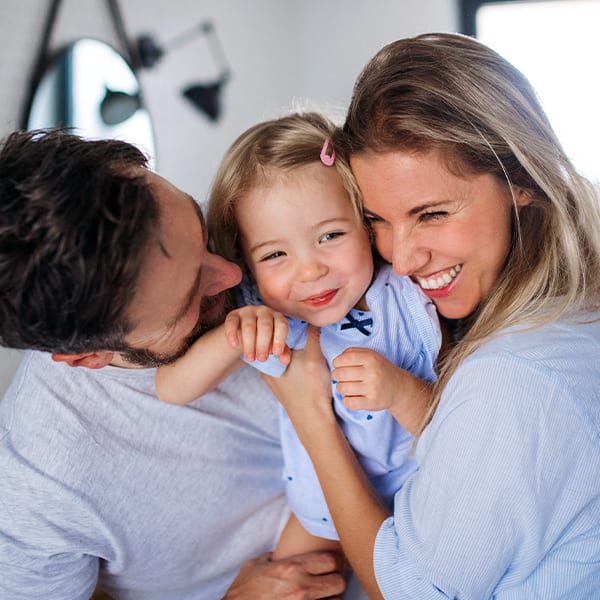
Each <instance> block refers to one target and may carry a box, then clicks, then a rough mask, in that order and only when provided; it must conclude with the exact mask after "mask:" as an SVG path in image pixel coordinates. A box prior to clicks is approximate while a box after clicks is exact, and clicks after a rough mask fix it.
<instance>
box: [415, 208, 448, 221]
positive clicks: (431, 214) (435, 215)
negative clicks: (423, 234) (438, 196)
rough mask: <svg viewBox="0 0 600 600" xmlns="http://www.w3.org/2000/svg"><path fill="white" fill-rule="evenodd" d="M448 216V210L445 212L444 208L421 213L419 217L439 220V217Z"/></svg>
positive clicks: (424, 219)
mask: <svg viewBox="0 0 600 600" xmlns="http://www.w3.org/2000/svg"><path fill="white" fill-rule="evenodd" d="M447 216H448V213H447V212H445V211H443V210H439V211H432V212H424V213H421V215H420V216H419V219H420V220H421V221H438V220H439V219H443V218H444V217H447Z"/></svg>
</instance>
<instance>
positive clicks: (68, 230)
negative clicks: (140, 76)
mask: <svg viewBox="0 0 600 600" xmlns="http://www.w3.org/2000/svg"><path fill="white" fill-rule="evenodd" d="M239 279H240V271H239V269H238V267H237V266H235V265H233V264H231V263H229V262H227V261H225V260H223V259H222V258H220V257H218V256H216V255H214V254H212V253H210V252H209V250H208V249H207V235H206V231H205V227H204V222H203V219H202V215H201V212H200V210H199V208H198V207H197V205H196V203H195V202H194V201H193V199H192V198H191V197H190V196H189V195H187V194H185V193H183V192H182V191H180V190H178V189H177V188H176V187H174V186H172V185H171V184H170V183H168V182H167V181H165V180H164V179H162V178H161V177H159V176H158V175H157V174H155V173H152V172H151V171H149V170H148V169H147V167H146V161H145V158H144V156H143V155H142V154H141V153H140V152H139V151H138V150H137V149H135V148H134V147H133V146H130V145H129V144H126V143H124V142H120V141H114V140H112V141H106V140H105V141H84V140H82V139H80V138H78V137H76V136H73V135H69V134H66V133H63V132H56V131H55V132H47V133H17V134H12V135H11V136H9V138H7V140H6V141H5V143H4V146H3V147H2V149H1V151H0V342H1V343H2V344H3V345H5V346H9V347H13V348H21V349H26V350H28V352H26V353H25V356H24V359H23V361H22V364H21V366H20V368H19V370H18V371H17V374H16V375H15V378H14V381H13V383H12V385H11V387H10V388H9V390H8V392H7V394H6V396H5V398H4V399H3V400H2V401H1V402H0V474H1V475H0V598H10V599H11V600H18V599H21V598H28V599H32V598H36V599H38V598H43V599H44V600H49V599H61V600H65V599H68V600H78V599H82V600H87V599H88V598H90V597H91V596H92V595H94V594H95V595H94V597H100V596H101V594H104V593H107V594H108V595H109V596H110V597H114V598H127V599H133V600H135V599H142V598H143V599H144V600H155V599H156V600H158V599H160V600H165V599H173V600H187V599H192V598H193V599H194V600H198V599H207V600H208V599H210V600H214V599H215V598H227V599H235V598H240V599H243V598H252V599H260V598H265V599H267V598H281V597H292V596H293V594H296V595H297V596H294V597H302V598H321V597H326V596H334V595H337V594H340V593H341V592H342V591H343V587H344V583H343V580H342V578H341V576H340V575H339V574H337V573H336V572H335V570H336V563H335V558H334V557H333V556H332V555H329V554H327V553H313V554H309V555H302V556H298V557H294V558H292V559H289V560H286V561H278V562H275V561H270V560H269V557H268V555H267V554H264V553H266V552H267V551H268V550H270V549H271V548H272V546H273V544H274V542H275V540H276V537H277V533H278V531H279V529H280V527H281V525H282V523H283V522H284V520H285V518H286V516H287V515H286V512H287V509H286V507H285V501H284V498H283V491H282V489H283V488H282V484H281V482H280V473H279V470H280V468H281V462H280V461H281V459H280V450H279V446H278V440H277V425H276V412H275V410H274V409H275V400H274V399H273V397H272V396H270V395H269V394H268V393H267V392H266V388H265V386H264V385H263V384H262V382H261V381H260V379H258V378H257V376H256V374H255V373H254V372H253V370H250V369H243V370H242V371H241V372H239V373H238V374H236V375H235V376H233V377H231V378H229V379H228V380H227V381H226V382H225V383H224V385H222V386H221V387H220V388H219V389H217V390H215V391H214V392H213V393H211V394H208V395H206V396H204V397H202V398H199V399H197V400H196V401H195V402H193V403H191V404H189V405H187V406H184V407H176V406H171V405H167V404H163V403H161V402H160V401H159V400H158V399H157V398H156V396H155V394H154V369H153V368H152V367H155V366H156V365H159V364H163V363H168V362H169V361H171V360H174V359H175V358H176V357H178V356H180V355H181V354H182V353H183V352H185V350H186V349H187V348H188V347H189V345H190V344H191V343H192V342H193V340H195V339H197V337H198V336H200V335H201V334H202V333H203V332H204V331H206V330H207V329H208V328H210V327H212V326H214V325H215V324H217V323H219V322H220V321H221V320H222V319H223V315H224V313H225V311H226V308H227V297H228V294H227V290H228V289H229V288H231V287H232V286H234V285H236V284H237V283H238V282H239ZM198 368H202V365H198ZM258 555H260V556H259V558H257V559H253V560H248V559H249V558H250V557H253V556H258ZM244 561H246V562H245V563H244ZM242 563H244V565H243V567H242V569H241V570H240V571H239V574H238V575H237V576H236V574H237V573H238V570H239V569H240V565H241V564H242ZM97 585H98V587H97ZM95 589H96V592H95V593H94V590H95ZM100 590H102V592H101V591H100ZM104 597H105V596H104Z"/></svg>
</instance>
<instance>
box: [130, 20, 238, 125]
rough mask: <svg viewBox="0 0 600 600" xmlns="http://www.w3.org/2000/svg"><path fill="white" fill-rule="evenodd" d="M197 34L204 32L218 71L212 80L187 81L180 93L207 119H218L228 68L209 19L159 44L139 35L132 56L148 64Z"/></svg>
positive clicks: (145, 66) (139, 61)
mask: <svg viewBox="0 0 600 600" xmlns="http://www.w3.org/2000/svg"><path fill="white" fill-rule="evenodd" d="M198 35H204V36H206V38H207V40H208V44H209V48H210V51H211V54H212V57H213V59H214V61H215V63H216V64H217V67H218V68H219V75H218V77H217V79H216V80H215V81H211V82H207V83H196V84H193V85H189V86H187V87H186V88H184V89H183V91H182V93H183V95H184V97H185V98H187V99H188V100H189V101H190V102H191V103H192V104H193V105H194V106H195V107H196V108H197V109H198V110H200V111H202V112H203V113H204V114H205V115H206V116H207V117H208V118H209V119H211V120H212V121H218V120H219V117H220V116H221V91H222V89H223V86H224V85H225V84H226V83H227V81H228V80H229V78H230V76H231V72H230V70H229V67H228V65H227V61H226V59H225V54H224V52H223V48H222V47H221V44H220V43H219V40H218V38H217V34H216V32H215V28H214V25H213V24H212V22H210V21H204V22H202V23H200V24H199V25H197V26H196V27H193V28H192V29H190V30H188V31H185V32H183V33H182V34H179V35H178V36H176V37H175V38H173V39H172V40H170V41H169V42H167V43H165V44H162V45H161V44H159V43H158V42H156V40H155V39H154V37H153V36H151V35H141V36H139V37H138V38H137V40H136V45H135V46H136V47H135V50H136V54H137V57H136V58H137V62H138V64H139V66H140V67H144V68H147V69H149V68H152V67H153V66H154V65H155V64H156V63H157V62H158V61H159V60H160V59H161V58H162V57H163V56H164V54H165V53H166V52H168V51H171V50H174V49H177V48H179V47H181V46H183V45H185V44H186V43H187V42H188V41H190V40H192V39H194V38H196V37H197V36H198Z"/></svg>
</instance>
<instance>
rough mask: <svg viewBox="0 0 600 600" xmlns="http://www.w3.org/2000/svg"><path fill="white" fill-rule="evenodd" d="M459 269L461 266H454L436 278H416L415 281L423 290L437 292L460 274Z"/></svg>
mask: <svg viewBox="0 0 600 600" xmlns="http://www.w3.org/2000/svg"><path fill="white" fill-rule="evenodd" d="M460 269H461V266H460V265H456V266H455V267H452V268H451V269H450V270H449V271H446V272H445V273H442V274H441V275H438V276H437V277H427V278H424V277H417V281H418V282H419V285H420V286H421V287H422V288H423V289H424V290H439V289H441V288H444V287H446V286H447V285H448V284H449V283H450V282H451V281H452V280H453V279H454V278H455V277H456V276H457V275H458V274H459V273H460Z"/></svg>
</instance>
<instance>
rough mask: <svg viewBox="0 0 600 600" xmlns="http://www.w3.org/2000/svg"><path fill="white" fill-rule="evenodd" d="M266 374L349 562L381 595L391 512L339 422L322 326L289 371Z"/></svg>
mask: <svg viewBox="0 0 600 600" xmlns="http://www.w3.org/2000/svg"><path fill="white" fill-rule="evenodd" d="M265 379H266V380H267V383H268V384H269V386H270V387H271V390H272V391H273V393H274V394H275V395H276V396H277V397H278V399H279V400H280V402H281V403H282V404H283V406H284V408H285V409H286V411H287V413H288V415H289V417H290V419H291V420H292V423H293V425H294V427H295V429H296V433H297V434H298V437H299V438H300V440H301V442H302V443H303V445H304V447H305V448H306V450H307V452H308V453H309V455H310V458H311V460H312V462H313V465H314V467H315V470H316V472H317V475H318V477H319V481H320V483H321V487H322V489H323V493H324V495H325V498H326V500H327V505H328V507H329V510H330V512H331V515H332V517H333V520H334V523H335V526H336V529H337V531H338V534H339V536H340V541H341V544H342V548H343V550H344V552H345V554H346V557H347V559H348V561H349V562H350V564H351V565H352V568H353V569H354V571H355V573H356V574H357V576H358V577H359V579H360V581H361V583H362V584H363V586H364V588H365V590H366V591H367V592H368V594H369V597H370V598H373V599H377V598H381V597H382V596H381V593H380V592H379V588H378V586H377V582H376V580H375V572H374V569H373V546H374V543H375V537H376V535H377V532H378V531H379V528H380V526H381V524H382V522H383V521H384V520H385V519H386V518H387V517H388V516H389V514H390V513H389V511H388V510H387V509H386V508H384V506H383V504H382V503H381V501H380V500H379V498H378V496H377V494H376V493H375V491H374V490H373V488H372V486H371V484H370V483H369V481H368V480H367V478H366V476H365V475H364V472H363V470H362V468H361V467H360V465H359V463H358V461H357V460H356V458H355V456H354V453H353V451H352V449H351V448H350V446H349V444H348V442H347V440H346V438H345V436H344V434H343V432H342V430H341V429H340V427H339V426H338V424H337V421H336V418H335V415H334V412H333V409H332V405H331V382H330V374H329V370H328V369H327V365H326V364H325V361H324V359H323V355H322V354H321V348H320V345H319V331H318V330H317V329H315V328H313V327H309V330H308V336H307V340H306V349H305V350H304V351H297V352H295V353H294V360H292V361H291V364H290V366H289V367H288V369H287V371H286V373H285V374H284V375H283V376H281V377H279V378H277V379H275V378H269V377H266V378H265Z"/></svg>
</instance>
